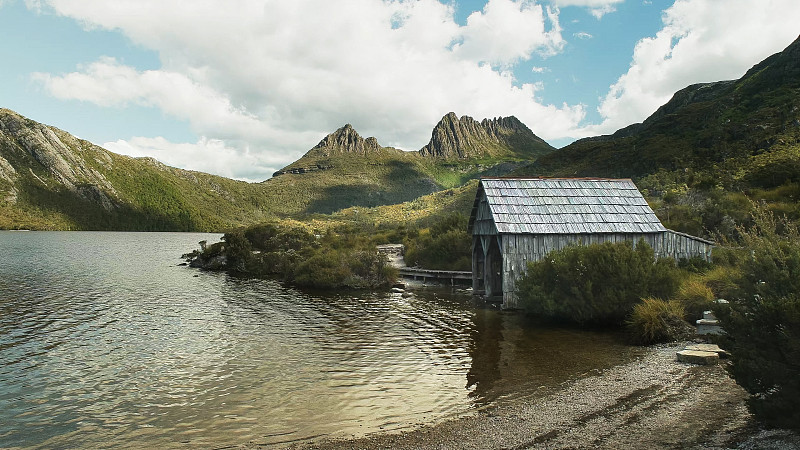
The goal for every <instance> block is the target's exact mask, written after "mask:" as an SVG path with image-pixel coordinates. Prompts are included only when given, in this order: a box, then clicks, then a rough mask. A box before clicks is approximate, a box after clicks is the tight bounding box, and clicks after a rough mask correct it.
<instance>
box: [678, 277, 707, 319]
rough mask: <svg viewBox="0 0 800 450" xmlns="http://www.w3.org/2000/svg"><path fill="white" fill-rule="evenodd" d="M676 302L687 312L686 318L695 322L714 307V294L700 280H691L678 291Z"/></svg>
mask: <svg viewBox="0 0 800 450" xmlns="http://www.w3.org/2000/svg"><path fill="white" fill-rule="evenodd" d="M676 300H677V301H678V302H679V303H680V304H681V306H682V307H683V308H684V309H685V310H686V316H685V317H686V318H687V319H689V320H691V321H695V320H697V319H700V318H701V317H703V311H708V310H710V309H711V306H713V305H714V293H713V292H712V291H711V288H709V287H708V286H706V284H705V283H703V281H702V279H700V278H690V279H689V280H687V281H686V282H684V283H683V284H682V285H681V287H680V288H679V289H678V294H677V296H676Z"/></svg>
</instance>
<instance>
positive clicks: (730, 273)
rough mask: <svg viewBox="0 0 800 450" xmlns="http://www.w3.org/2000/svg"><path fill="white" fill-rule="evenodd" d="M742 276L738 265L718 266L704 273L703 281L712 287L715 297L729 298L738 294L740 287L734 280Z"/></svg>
mask: <svg viewBox="0 0 800 450" xmlns="http://www.w3.org/2000/svg"><path fill="white" fill-rule="evenodd" d="M740 276H741V270H740V269H739V268H738V267H736V266H716V267H714V268H713V269H711V270H709V271H708V272H706V273H705V274H703V278H702V279H703V283H704V284H705V285H706V286H708V288H709V289H711V292H713V293H714V297H715V298H724V299H729V298H733V297H735V296H736V292H738V290H739V288H738V287H737V286H736V283H734V281H733V280H736V279H738V278H739V277H740Z"/></svg>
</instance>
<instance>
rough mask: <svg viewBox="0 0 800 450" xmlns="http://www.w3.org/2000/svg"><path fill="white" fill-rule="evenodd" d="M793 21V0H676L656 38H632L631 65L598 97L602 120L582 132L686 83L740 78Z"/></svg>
mask: <svg viewBox="0 0 800 450" xmlns="http://www.w3.org/2000/svg"><path fill="white" fill-rule="evenodd" d="M798 23H800V7H798V4H797V2H796V0H769V1H759V2H754V1H750V0H728V1H725V2H720V1H716V0H677V1H676V2H675V3H674V5H673V6H671V7H670V8H668V9H667V10H665V11H664V14H663V24H664V26H663V28H662V29H661V30H660V31H659V32H658V33H657V34H656V36H655V37H652V38H645V39H642V40H641V41H639V42H638V43H637V44H636V47H635V49H634V54H633V61H632V62H631V66H630V69H629V70H628V71H627V73H625V74H623V75H622V76H621V77H620V78H619V79H618V80H617V82H616V83H615V84H614V85H612V86H611V88H610V90H609V92H608V94H607V95H606V96H605V98H604V99H602V102H601V105H600V107H599V108H598V110H599V112H600V114H601V116H602V117H603V122H602V124H600V125H593V126H587V127H585V128H584V130H583V132H582V135H583V136H589V135H595V134H600V133H611V132H613V131H615V130H617V129H619V128H621V127H624V126H627V125H629V124H631V123H635V122H641V121H642V120H644V119H645V118H647V116H649V115H650V114H652V113H653V112H655V110H656V109H658V107H659V106H661V105H663V104H664V103H666V102H667V101H669V99H670V98H671V97H672V95H673V94H674V93H675V92H676V91H678V90H680V89H683V88H684V87H686V86H688V85H690V84H694V83H699V82H711V81H720V80H729V79H736V78H739V77H741V76H742V75H743V74H744V73H745V72H746V71H747V69H749V68H750V67H752V66H753V65H754V64H755V63H756V62H758V61H761V60H763V59H764V58H766V57H767V56H769V55H771V54H773V53H775V52H778V51H781V50H783V49H784V48H785V47H786V46H787V45H789V43H791V42H792V41H793V40H794V39H796V38H797V33H798V31H797V24H798Z"/></svg>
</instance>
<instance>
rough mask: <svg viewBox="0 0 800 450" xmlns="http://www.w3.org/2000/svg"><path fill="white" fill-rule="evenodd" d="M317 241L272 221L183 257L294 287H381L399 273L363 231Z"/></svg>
mask: <svg viewBox="0 0 800 450" xmlns="http://www.w3.org/2000/svg"><path fill="white" fill-rule="evenodd" d="M338 231H341V232H342V233H341V234H340V233H337V232H334V231H333V230H330V229H329V230H328V232H327V233H326V234H325V235H324V236H316V235H315V234H314V233H313V232H312V231H311V230H310V227H306V226H304V225H302V224H299V223H297V222H293V221H282V222H270V223H266V224H260V225H255V226H252V227H249V228H246V229H238V230H234V231H231V232H229V233H226V234H225V235H224V236H223V241H224V242H220V243H217V244H214V245H211V246H208V247H206V249H205V250H204V251H202V252H197V251H195V252H192V253H190V254H187V255H185V256H186V257H188V258H194V261H196V262H197V264H196V265H197V266H199V267H204V268H206V269H210V270H228V271H230V272H235V273H238V274H244V275H251V276H267V275H272V276H274V275H277V276H280V277H281V278H283V280H284V281H288V282H291V283H293V284H295V285H298V286H305V287H313V288H321V289H333V288H355V289H365V288H382V287H388V286H390V285H391V284H392V283H393V282H394V281H395V280H396V278H397V271H396V270H395V269H394V268H392V267H390V266H389V264H388V260H387V259H386V257H385V255H383V254H380V253H378V251H377V249H376V248H375V242H374V241H373V239H371V237H370V236H369V235H368V232H367V231H364V232H360V231H357V230H354V229H352V228H350V227H341V229H339V230H338Z"/></svg>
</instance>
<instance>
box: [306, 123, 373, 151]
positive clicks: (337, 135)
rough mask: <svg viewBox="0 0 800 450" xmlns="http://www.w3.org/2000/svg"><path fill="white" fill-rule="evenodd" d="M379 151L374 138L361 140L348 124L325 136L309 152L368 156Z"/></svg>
mask: <svg viewBox="0 0 800 450" xmlns="http://www.w3.org/2000/svg"><path fill="white" fill-rule="evenodd" d="M380 150H381V146H380V145H379V144H378V140H377V139H375V138H374V137H369V138H366V139H364V138H362V137H361V136H360V135H359V134H358V132H356V130H355V129H354V128H353V126H352V125H350V124H349V123H348V124H346V125H345V126H343V127H341V128H339V129H338V130H336V131H334V132H333V133H331V134H329V135H327V136H325V138H324V139H322V140H321V141H320V142H319V144H317V145H316V146H315V147H314V148H312V149H311V151H315V152H318V153H320V154H322V155H323V156H331V155H337V154H345V153H353V154H358V155H364V156H366V155H368V154H370V153H376V152H378V151H380Z"/></svg>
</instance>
